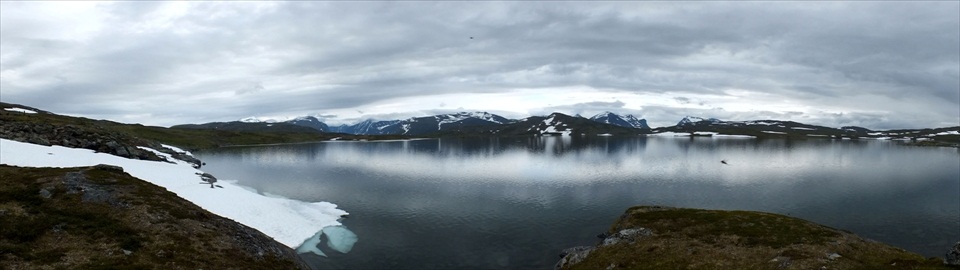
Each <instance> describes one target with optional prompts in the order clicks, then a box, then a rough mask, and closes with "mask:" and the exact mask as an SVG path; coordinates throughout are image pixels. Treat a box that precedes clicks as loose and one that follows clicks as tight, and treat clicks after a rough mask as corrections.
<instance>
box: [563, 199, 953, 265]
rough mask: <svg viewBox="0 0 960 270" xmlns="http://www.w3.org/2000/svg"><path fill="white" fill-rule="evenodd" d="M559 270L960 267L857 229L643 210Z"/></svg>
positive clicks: (566, 255) (770, 217)
mask: <svg viewBox="0 0 960 270" xmlns="http://www.w3.org/2000/svg"><path fill="white" fill-rule="evenodd" d="M598 237H600V238H603V240H601V241H600V242H599V243H598V244H597V245H596V246H582V247H574V248H569V249H566V250H564V252H563V254H561V257H562V259H561V260H560V262H558V263H557V265H556V268H557V269H957V268H952V267H949V266H945V265H944V264H943V259H939V258H924V257H923V256H920V255H918V254H915V253H911V252H907V251H905V250H903V249H900V248H896V247H892V246H889V245H886V244H883V243H879V242H875V241H871V240H865V239H863V238H860V237H858V236H856V235H854V234H851V233H849V232H844V231H840V230H836V229H833V228H829V227H826V226H822V225H818V224H815V223H812V222H808V221H804V220H801V219H797V218H792V217H787V216H782V215H777V214H770V213H761V212H749V211H718V210H702V209H684V208H669V207H659V206H636V207H632V208H630V209H627V211H626V212H625V213H624V214H623V215H621V216H620V218H619V219H617V221H616V222H615V223H614V224H613V226H611V228H610V230H609V231H607V232H606V233H603V234H601V235H598Z"/></svg>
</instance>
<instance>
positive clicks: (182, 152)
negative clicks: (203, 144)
mask: <svg viewBox="0 0 960 270" xmlns="http://www.w3.org/2000/svg"><path fill="white" fill-rule="evenodd" d="M160 146H163V148H167V149H170V150H173V151H174V152H177V153H181V154H186V155H188V156H193V153H190V151H187V150H183V149H180V148H178V147H176V146H173V145H166V144H160Z"/></svg>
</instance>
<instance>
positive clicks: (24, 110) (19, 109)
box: [3, 108, 37, 113]
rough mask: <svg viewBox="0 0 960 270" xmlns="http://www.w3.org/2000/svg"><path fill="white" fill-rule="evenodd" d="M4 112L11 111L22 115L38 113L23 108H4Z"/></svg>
mask: <svg viewBox="0 0 960 270" xmlns="http://www.w3.org/2000/svg"><path fill="white" fill-rule="evenodd" d="M3 110H5V111H10V112H21V113H37V112H35V111H31V110H27V109H21V108H4V109H3Z"/></svg>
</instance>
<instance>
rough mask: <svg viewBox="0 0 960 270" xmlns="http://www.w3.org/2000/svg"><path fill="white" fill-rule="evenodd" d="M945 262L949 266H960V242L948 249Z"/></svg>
mask: <svg viewBox="0 0 960 270" xmlns="http://www.w3.org/2000/svg"><path fill="white" fill-rule="evenodd" d="M943 263H944V264H946V265H949V266H957V267H960V242H957V244H955V245H953V248H950V250H949V251H947V254H946V256H944V258H943Z"/></svg>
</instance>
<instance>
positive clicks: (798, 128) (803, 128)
mask: <svg viewBox="0 0 960 270" xmlns="http://www.w3.org/2000/svg"><path fill="white" fill-rule="evenodd" d="M790 129H797V130H817V129H815V128H807V127H791V128H790Z"/></svg>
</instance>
